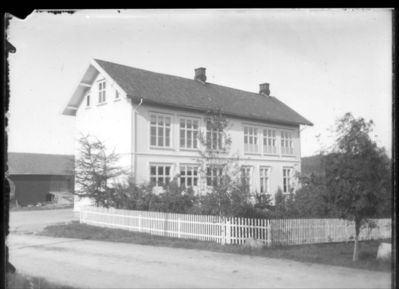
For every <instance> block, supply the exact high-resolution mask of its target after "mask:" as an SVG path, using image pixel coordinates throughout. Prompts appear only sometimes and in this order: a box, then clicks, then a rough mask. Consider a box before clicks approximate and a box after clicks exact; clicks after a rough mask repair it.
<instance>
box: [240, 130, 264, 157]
mask: <svg viewBox="0 0 399 289" xmlns="http://www.w3.org/2000/svg"><path fill="white" fill-rule="evenodd" d="M243 131H244V139H243V140H244V153H245V154H259V153H260V150H259V128H258V127H255V126H250V125H244V130H243ZM251 142H252V143H251ZM253 149H255V150H254V151H253Z"/></svg>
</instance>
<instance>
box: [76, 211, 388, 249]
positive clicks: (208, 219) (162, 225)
mask: <svg viewBox="0 0 399 289" xmlns="http://www.w3.org/2000/svg"><path fill="white" fill-rule="evenodd" d="M373 221H374V223H375V225H376V226H375V227H369V226H368V227H364V228H362V230H361V233H360V240H370V239H385V238H390V237H391V219H376V220H373ZM80 222H81V223H85V224H89V225H95V226H101V227H108V228H118V229H125V230H129V231H136V232H143V233H149V234H152V235H160V236H166V237H175V238H184V239H197V240H203V241H212V242H217V243H220V244H244V243H245V241H246V240H247V239H248V238H252V239H256V240H261V241H262V242H263V243H264V244H265V245H267V246H272V245H299V244H314V243H330V242H343V241H350V240H352V239H353V236H354V224H353V222H348V221H345V220H341V219H277V220H276V219H272V220H266V219H250V218H235V217H219V216H204V215H188V214H173V213H162V212H148V211H133V210H116V209H112V208H110V209H106V208H99V207H93V206H85V207H82V208H81V210H80Z"/></svg>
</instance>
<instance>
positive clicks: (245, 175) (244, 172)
mask: <svg viewBox="0 0 399 289" xmlns="http://www.w3.org/2000/svg"><path fill="white" fill-rule="evenodd" d="M251 173H252V167H249V166H242V167H241V181H242V184H243V185H244V184H245V185H246V186H248V189H250V187H251Z"/></svg>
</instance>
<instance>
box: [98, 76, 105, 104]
mask: <svg viewBox="0 0 399 289" xmlns="http://www.w3.org/2000/svg"><path fill="white" fill-rule="evenodd" d="M105 92H106V82H105V80H101V81H100V82H99V83H98V103H103V102H105V100H106V99H105Z"/></svg>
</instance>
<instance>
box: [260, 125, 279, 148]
mask: <svg viewBox="0 0 399 289" xmlns="http://www.w3.org/2000/svg"><path fill="white" fill-rule="evenodd" d="M263 153H264V154H276V153H277V147H276V131H275V130H274V129H270V128H266V129H264V130H263Z"/></svg>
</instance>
